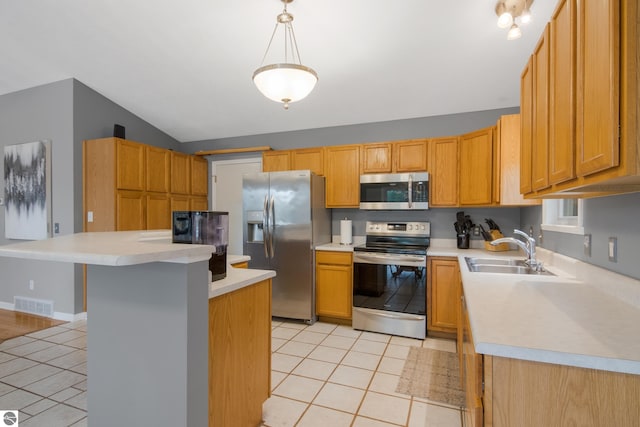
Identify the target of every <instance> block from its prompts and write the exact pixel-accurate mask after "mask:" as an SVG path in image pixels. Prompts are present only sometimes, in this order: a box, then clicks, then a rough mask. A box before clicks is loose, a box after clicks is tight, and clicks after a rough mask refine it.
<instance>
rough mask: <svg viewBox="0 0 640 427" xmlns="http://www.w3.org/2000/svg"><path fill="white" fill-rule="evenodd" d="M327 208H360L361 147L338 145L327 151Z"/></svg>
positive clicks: (325, 168) (325, 165)
mask: <svg viewBox="0 0 640 427" xmlns="http://www.w3.org/2000/svg"><path fill="white" fill-rule="evenodd" d="M324 171H325V186H326V189H325V191H326V199H325V202H326V207H328V208H357V207H359V206H360V145H357V144H353V145H338V146H331V147H326V150H325V162H324Z"/></svg>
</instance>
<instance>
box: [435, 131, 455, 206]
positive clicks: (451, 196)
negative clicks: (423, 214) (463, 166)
mask: <svg viewBox="0 0 640 427" xmlns="http://www.w3.org/2000/svg"><path fill="white" fill-rule="evenodd" d="M457 205H458V137H457V136H453V137H446V138H435V139H431V140H429V206H433V207H436V206H457Z"/></svg>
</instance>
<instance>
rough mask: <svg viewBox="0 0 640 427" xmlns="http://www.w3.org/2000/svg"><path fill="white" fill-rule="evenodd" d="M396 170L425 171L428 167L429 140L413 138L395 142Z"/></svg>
mask: <svg viewBox="0 0 640 427" xmlns="http://www.w3.org/2000/svg"><path fill="white" fill-rule="evenodd" d="M393 150H394V155H393V157H394V159H395V171H396V172H423V171H426V170H428V167H427V164H428V163H427V160H428V156H427V140H426V139H413V140H409V141H398V142H395V143H394V144H393Z"/></svg>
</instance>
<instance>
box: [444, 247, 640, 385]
mask: <svg viewBox="0 0 640 427" xmlns="http://www.w3.org/2000/svg"><path fill="white" fill-rule="evenodd" d="M434 252H436V253H443V254H444V253H445V252H446V251H440V250H438V249H437V248H436V250H435V251H434ZM454 252H457V256H458V260H459V264H460V272H461V276H462V283H463V288H464V293H465V299H466V303H467V309H468V311H469V320H470V324H471V332H472V334H473V340H474V344H475V348H476V351H477V352H478V353H482V354H487V355H494V356H502V357H511V358H516V359H524V360H532V361H539V362H548V363H556V364H562V365H570V366H577V367H583V368H592V369H601V370H607V371H615V372H624V373H631V374H640V334H639V333H638V325H640V281H637V280H634V279H631V278H628V277H625V276H621V275H618V274H616V273H611V272H608V271H606V270H603V269H601V268H598V267H595V266H593V265H590V264H586V263H583V262H580V261H577V260H574V259H572V258H568V257H564V256H562V255H558V254H554V253H552V252H550V251H546V250H544V249H539V251H538V255H539V258H540V259H542V260H543V261H545V268H547V269H548V270H549V271H551V272H553V273H555V274H557V275H556V276H540V275H531V276H529V275H514V274H494V273H477V272H470V271H469V269H468V267H467V264H466V262H465V260H464V258H465V256H481V257H483V258H486V257H493V256H496V257H505V256H506V257H512V258H520V259H522V258H523V256H522V253H518V252H516V251H509V252H496V253H493V252H488V251H485V250H476V249H469V250H458V249H455V248H454V249H451V250H449V252H446V253H449V254H452V253H454Z"/></svg>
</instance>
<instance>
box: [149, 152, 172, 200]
mask: <svg viewBox="0 0 640 427" xmlns="http://www.w3.org/2000/svg"><path fill="white" fill-rule="evenodd" d="M145 150H146V153H145V154H146V165H147V173H146V179H147V183H146V190H147V191H156V192H160V193H168V192H169V179H170V174H171V152H170V151H169V150H165V149H164V148H157V147H152V146H150V145H147V146H146V147H145Z"/></svg>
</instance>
